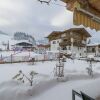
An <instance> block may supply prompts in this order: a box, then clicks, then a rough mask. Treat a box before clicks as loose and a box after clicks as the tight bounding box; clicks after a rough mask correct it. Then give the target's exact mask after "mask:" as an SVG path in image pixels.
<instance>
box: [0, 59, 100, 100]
mask: <svg viewBox="0 0 100 100" xmlns="http://www.w3.org/2000/svg"><path fill="white" fill-rule="evenodd" d="M55 66H56V62H55V61H52V62H49V61H48V62H44V63H42V62H37V63H36V64H35V65H30V64H28V63H19V64H1V65H0V100H72V89H76V90H79V91H80V90H81V89H82V88H83V87H84V86H85V85H86V86H87V84H91V83H93V82H94V81H96V80H98V81H97V82H99V81H100V79H99V78H100V74H99V73H100V64H99V63H95V64H93V70H94V77H93V79H91V77H90V76H88V74H87V71H86V68H87V67H88V66H89V64H88V63H87V62H85V61H80V60H75V61H74V62H73V61H72V60H67V62H65V78H66V81H65V82H57V80H56V78H54V77H53V75H54V73H53V72H54V67H55ZM19 70H22V71H23V72H24V73H25V74H26V75H28V73H29V72H30V71H31V70H34V71H35V72H37V73H39V74H38V75H37V76H36V77H35V78H34V82H33V86H32V87H31V86H29V84H28V83H26V84H23V83H21V82H17V81H15V80H12V77H13V76H14V75H16V74H17V73H18V71H19ZM82 90H83V89H82Z"/></svg>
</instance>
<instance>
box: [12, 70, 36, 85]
mask: <svg viewBox="0 0 100 100" xmlns="http://www.w3.org/2000/svg"><path fill="white" fill-rule="evenodd" d="M37 74H38V73H36V72H35V71H31V72H30V73H29V76H27V75H26V74H24V73H23V72H22V71H21V70H20V71H19V72H18V74H16V75H15V76H14V77H13V79H16V80H18V81H21V82H23V83H25V79H26V80H28V82H29V83H30V86H32V85H33V78H34V76H35V75H37Z"/></svg>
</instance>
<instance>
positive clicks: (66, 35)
mask: <svg viewBox="0 0 100 100" xmlns="http://www.w3.org/2000/svg"><path fill="white" fill-rule="evenodd" d="M89 37H91V35H90V34H89V33H88V32H87V31H86V30H85V29H84V28H71V29H68V30H65V31H62V32H59V31H54V32H52V33H51V34H50V35H49V36H48V37H47V38H48V39H49V42H50V50H51V51H57V52H58V51H59V50H61V51H63V52H65V53H68V52H69V51H70V52H71V53H74V54H75V55H76V56H81V57H85V56H86V44H87V39H88V38H89Z"/></svg>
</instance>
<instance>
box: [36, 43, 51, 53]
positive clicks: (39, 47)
mask: <svg viewBox="0 0 100 100" xmlns="http://www.w3.org/2000/svg"><path fill="white" fill-rule="evenodd" d="M36 49H37V53H39V54H45V53H46V51H50V45H49V44H47V45H43V44H39V45H37V48H36Z"/></svg>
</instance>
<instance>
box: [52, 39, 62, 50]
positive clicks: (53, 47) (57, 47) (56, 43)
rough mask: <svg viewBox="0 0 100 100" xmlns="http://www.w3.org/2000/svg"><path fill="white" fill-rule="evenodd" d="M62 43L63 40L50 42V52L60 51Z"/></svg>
mask: <svg viewBox="0 0 100 100" xmlns="http://www.w3.org/2000/svg"><path fill="white" fill-rule="evenodd" d="M54 42H55V43H54ZM60 42H61V39H57V40H52V41H51V42H50V45H51V46H50V50H51V51H57V50H59V47H60V46H59V43H60Z"/></svg>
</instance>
